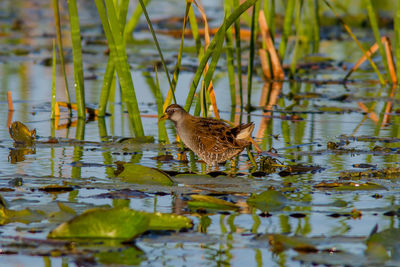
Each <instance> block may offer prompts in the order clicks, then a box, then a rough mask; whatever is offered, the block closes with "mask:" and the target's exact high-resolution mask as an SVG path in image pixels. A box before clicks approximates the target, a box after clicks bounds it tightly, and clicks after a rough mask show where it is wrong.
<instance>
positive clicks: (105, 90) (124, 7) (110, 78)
mask: <svg viewBox="0 0 400 267" xmlns="http://www.w3.org/2000/svg"><path fill="white" fill-rule="evenodd" d="M128 5H129V0H124V1H122V2H121V4H120V5H119V22H120V25H121V29H124V27H125V21H126V16H127V13H128ZM114 77H115V62H114V54H113V53H112V52H111V53H110V55H109V57H108V60H107V66H106V71H105V73H104V78H103V84H102V87H101V92H100V101H99V113H98V116H99V117H104V116H105V115H106V110H107V102H108V99H109V98H110V91H111V85H112V84H113V82H114V81H115V79H114Z"/></svg>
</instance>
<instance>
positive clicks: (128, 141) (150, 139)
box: [117, 136, 154, 145]
mask: <svg viewBox="0 0 400 267" xmlns="http://www.w3.org/2000/svg"><path fill="white" fill-rule="evenodd" d="M117 143H119V144H123V145H132V144H144V143H154V136H138V137H126V138H122V139H120V140H118V141H117Z"/></svg>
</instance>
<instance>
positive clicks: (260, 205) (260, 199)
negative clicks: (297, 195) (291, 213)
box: [247, 190, 289, 212]
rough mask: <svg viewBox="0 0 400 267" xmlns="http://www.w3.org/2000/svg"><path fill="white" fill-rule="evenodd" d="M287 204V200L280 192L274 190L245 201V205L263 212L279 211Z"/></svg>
mask: <svg viewBox="0 0 400 267" xmlns="http://www.w3.org/2000/svg"><path fill="white" fill-rule="evenodd" d="M288 202H289V200H288V199H287V198H286V197H285V196H284V195H283V194H282V193H281V192H278V191H275V190H267V191H264V192H262V193H260V194H258V195H252V196H250V197H249V198H248V199H247V204H249V205H250V206H253V207H255V208H257V209H259V210H261V211H264V212H270V211H278V210H281V209H283V208H284V207H285V206H286V203H288Z"/></svg>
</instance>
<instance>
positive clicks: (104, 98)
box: [99, 53, 115, 117]
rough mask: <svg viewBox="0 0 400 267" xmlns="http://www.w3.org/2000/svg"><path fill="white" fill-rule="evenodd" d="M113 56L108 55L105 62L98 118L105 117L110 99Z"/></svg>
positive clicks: (113, 74)
mask: <svg viewBox="0 0 400 267" xmlns="http://www.w3.org/2000/svg"><path fill="white" fill-rule="evenodd" d="M113 57H114V56H113V55H112V53H110V56H109V58H108V61H107V66H106V71H105V73H104V78H103V84H102V86H101V91H100V101H99V117H104V116H105V115H106V110H107V103H108V99H109V97H110V91H111V85H112V83H113V81H114V76H115V64H114V60H113V59H112V58H113Z"/></svg>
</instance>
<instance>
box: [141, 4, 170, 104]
mask: <svg viewBox="0 0 400 267" xmlns="http://www.w3.org/2000/svg"><path fill="white" fill-rule="evenodd" d="M139 3H140V5H141V6H142V9H143V14H144V16H145V17H146V20H147V25H148V26H149V30H150V32H151V35H152V36H153V40H154V43H155V45H156V47H157V51H158V54H159V56H160V59H161V63H162V65H163V68H164V71H165V75H166V76H167V80H168V84H169V87H170V88H174V86H173V85H172V82H171V78H170V77H169V72H168V69H167V65H166V64H165V60H164V57H163V54H162V52H161V48H160V45H159V43H158V40H157V37H156V34H155V32H154V29H153V25H152V24H151V21H150V18H149V14H148V13H147V10H146V6H145V4H144V3H143V0H139ZM171 91H172V97H173V99H174V103H175V104H176V97H175V92H174V90H171Z"/></svg>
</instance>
